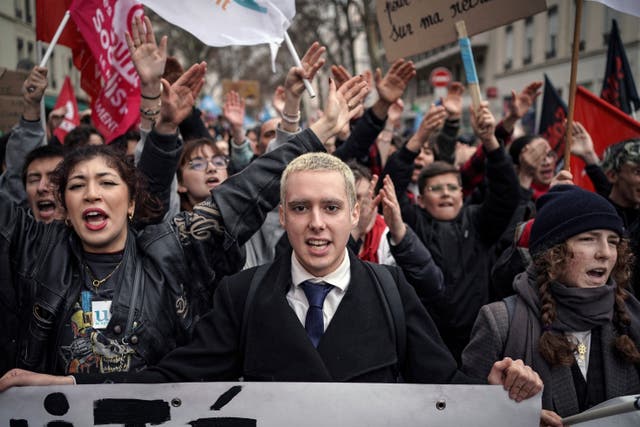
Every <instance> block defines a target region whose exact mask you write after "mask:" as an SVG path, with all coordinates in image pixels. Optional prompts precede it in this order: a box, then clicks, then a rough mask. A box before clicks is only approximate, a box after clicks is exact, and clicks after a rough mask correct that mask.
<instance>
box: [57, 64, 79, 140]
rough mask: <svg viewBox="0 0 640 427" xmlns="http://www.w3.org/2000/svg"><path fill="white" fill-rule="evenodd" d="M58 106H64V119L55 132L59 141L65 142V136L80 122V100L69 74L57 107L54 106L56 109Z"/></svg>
mask: <svg viewBox="0 0 640 427" xmlns="http://www.w3.org/2000/svg"><path fill="white" fill-rule="evenodd" d="M58 108H64V119H62V123H60V126H58V127H57V128H56V130H54V131H53V133H54V135H55V136H56V137H57V138H58V141H60V142H61V143H64V138H65V136H67V134H68V133H69V132H71V130H73V128H75V127H76V126H78V125H79V124H80V115H79V113H78V102H77V101H76V95H75V94H74V93H73V85H72V84H71V79H70V78H69V76H67V77H66V78H65V79H64V84H63V85H62V89H61V90H60V94H59V95H58V100H57V101H56V105H55V107H53V109H54V110H57V109H58Z"/></svg>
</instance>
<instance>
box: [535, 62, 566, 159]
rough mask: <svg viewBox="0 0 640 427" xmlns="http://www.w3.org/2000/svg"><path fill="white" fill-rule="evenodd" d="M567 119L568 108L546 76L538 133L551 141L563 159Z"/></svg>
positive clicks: (550, 143)
mask: <svg viewBox="0 0 640 427" xmlns="http://www.w3.org/2000/svg"><path fill="white" fill-rule="evenodd" d="M566 118H567V106H566V105H565V103H564V101H562V98H560V95H558V92H556V88H554V87H553V84H551V80H549V76H547V75H546V74H545V75H544V94H543V96H542V113H541V115H540V128H539V131H538V133H539V134H540V136H542V137H544V138H545V139H546V140H547V141H549V145H550V146H551V148H552V149H553V151H555V152H556V153H557V154H558V158H562V156H563V154H564V153H563V151H564V144H563V142H564V121H565V119H566Z"/></svg>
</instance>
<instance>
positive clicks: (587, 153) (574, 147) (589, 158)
mask: <svg viewBox="0 0 640 427" xmlns="http://www.w3.org/2000/svg"><path fill="white" fill-rule="evenodd" d="M571 138H572V143H571V154H573V155H574V156H578V157H580V158H581V159H582V160H583V161H584V162H585V163H586V164H587V165H593V164H596V163H598V161H599V159H598V155H597V154H596V152H595V150H594V148H593V140H592V139H591V135H589V132H587V130H586V129H585V128H584V126H582V123H580V122H576V121H574V122H573V123H572V124H571Z"/></svg>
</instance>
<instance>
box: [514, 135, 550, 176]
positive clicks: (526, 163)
mask: <svg viewBox="0 0 640 427" xmlns="http://www.w3.org/2000/svg"><path fill="white" fill-rule="evenodd" d="M549 151H551V146H550V145H549V143H548V142H547V140H546V139H544V138H538V139H534V140H533V141H531V142H530V143H529V144H527V145H525V146H524V148H523V149H522V151H520V157H519V159H518V161H519V163H520V170H521V171H522V172H523V173H525V174H527V175H529V176H531V177H533V175H534V174H535V173H536V170H538V168H539V167H540V165H541V164H542V162H543V161H544V159H545V158H546V157H547V153H548V152H549Z"/></svg>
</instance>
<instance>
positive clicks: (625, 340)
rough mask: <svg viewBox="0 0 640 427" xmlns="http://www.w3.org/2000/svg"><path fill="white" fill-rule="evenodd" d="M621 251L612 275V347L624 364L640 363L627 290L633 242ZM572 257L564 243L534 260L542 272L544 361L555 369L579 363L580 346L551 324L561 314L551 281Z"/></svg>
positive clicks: (539, 280)
mask: <svg viewBox="0 0 640 427" xmlns="http://www.w3.org/2000/svg"><path fill="white" fill-rule="evenodd" d="M617 251H618V258H617V260H616V264H615V266H614V267H613V271H612V272H611V277H612V278H613V280H614V281H615V283H616V294H615V306H614V316H613V324H614V328H615V331H616V338H615V339H614V341H613V343H612V344H613V347H614V349H615V351H616V353H617V354H618V355H619V356H620V357H621V358H622V359H623V360H624V361H626V362H628V363H633V364H640V351H638V348H637V347H636V345H635V344H634V342H633V341H632V340H631V338H630V337H629V335H628V333H629V325H630V324H631V318H630V316H629V313H627V309H626V304H625V300H626V299H627V298H628V293H626V291H625V289H626V288H627V287H628V285H629V279H630V277H631V265H632V263H633V255H632V253H631V250H630V248H629V241H628V240H627V239H621V240H620V243H618V245H617ZM571 256H572V254H571V252H570V250H569V248H568V246H567V244H566V242H563V243H560V244H557V245H555V246H553V247H551V248H549V249H547V250H545V251H543V252H541V253H540V254H538V255H536V256H535V257H534V259H533V263H534V266H535V268H536V271H537V272H538V276H537V279H536V282H537V285H538V294H539V297H540V305H541V308H540V321H541V323H542V329H543V333H542V335H541V336H540V341H539V344H538V350H539V351H540V355H541V356H542V357H543V358H544V360H546V361H547V362H548V363H549V364H550V365H551V366H557V365H563V366H571V365H572V364H573V363H574V361H575V357H574V353H575V351H576V345H575V344H574V343H573V342H571V341H570V340H568V339H567V337H566V336H565V335H564V334H558V333H554V332H552V330H551V325H552V323H553V321H554V320H555V319H556V316H557V314H556V301H555V299H554V297H553V295H552V294H551V291H550V290H549V286H550V285H551V282H553V281H554V280H556V279H557V278H558V277H559V276H560V274H561V272H562V271H563V269H565V268H566V263H567V260H568V259H569V258H570V257H571Z"/></svg>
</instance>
